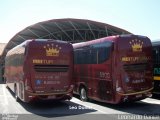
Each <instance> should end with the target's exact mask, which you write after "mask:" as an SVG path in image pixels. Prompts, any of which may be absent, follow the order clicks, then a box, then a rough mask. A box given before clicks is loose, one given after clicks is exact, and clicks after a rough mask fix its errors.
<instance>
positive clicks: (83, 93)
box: [79, 87, 88, 102]
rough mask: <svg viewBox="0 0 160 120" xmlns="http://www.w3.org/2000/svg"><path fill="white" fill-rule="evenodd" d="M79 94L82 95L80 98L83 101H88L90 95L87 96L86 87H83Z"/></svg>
mask: <svg viewBox="0 0 160 120" xmlns="http://www.w3.org/2000/svg"><path fill="white" fill-rule="evenodd" d="M79 95H80V99H81V100H82V101H85V102H86V101H87V100H88V96H87V90H86V88H85V87H81V88H80V93H79Z"/></svg>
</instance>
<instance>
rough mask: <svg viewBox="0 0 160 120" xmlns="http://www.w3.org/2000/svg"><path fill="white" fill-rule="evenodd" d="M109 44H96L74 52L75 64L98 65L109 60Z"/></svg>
mask: <svg viewBox="0 0 160 120" xmlns="http://www.w3.org/2000/svg"><path fill="white" fill-rule="evenodd" d="M111 46H112V43H111V42H103V43H97V44H94V45H89V46H85V47H82V48H78V49H75V50H74V61H75V64H100V63H103V62H105V61H106V60H108V59H109V56H110V51H111Z"/></svg>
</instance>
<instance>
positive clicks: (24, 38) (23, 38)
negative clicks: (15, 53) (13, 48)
mask: <svg viewBox="0 0 160 120" xmlns="http://www.w3.org/2000/svg"><path fill="white" fill-rule="evenodd" d="M18 37H20V38H22V39H23V40H24V41H25V40H26V39H25V38H24V37H22V36H21V35H18Z"/></svg>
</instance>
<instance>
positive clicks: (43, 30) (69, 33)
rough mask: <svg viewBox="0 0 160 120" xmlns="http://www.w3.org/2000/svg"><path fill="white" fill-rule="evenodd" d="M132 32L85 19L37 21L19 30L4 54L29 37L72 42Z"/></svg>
mask: <svg viewBox="0 0 160 120" xmlns="http://www.w3.org/2000/svg"><path fill="white" fill-rule="evenodd" d="M120 34H131V33H130V32H128V31H126V30H123V29H120V28H118V27H114V26H112V25H109V24H105V23H100V22H96V21H91V20H84V19H72V18H67V19H53V20H48V21H43V22H39V23H36V24H34V25H31V26H28V27H26V28H25V29H23V30H22V31H20V32H18V33H17V34H16V35H15V36H14V37H13V38H11V40H10V41H9V42H8V43H7V45H6V47H5V49H4V50H3V53H2V56H5V55H6V53H7V52H8V51H9V50H10V49H12V48H13V47H15V46H16V45H18V44H20V43H22V42H23V41H25V40H28V39H37V38H40V39H56V40H63V41H68V42H71V43H75V42H84V41H88V40H94V39H97V38H101V37H106V36H111V35H120Z"/></svg>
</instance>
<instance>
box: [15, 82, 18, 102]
mask: <svg viewBox="0 0 160 120" xmlns="http://www.w3.org/2000/svg"><path fill="white" fill-rule="evenodd" d="M14 93H15V95H14V97H15V100H16V102H19V99H18V93H17V87H16V85H15V86H14Z"/></svg>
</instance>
